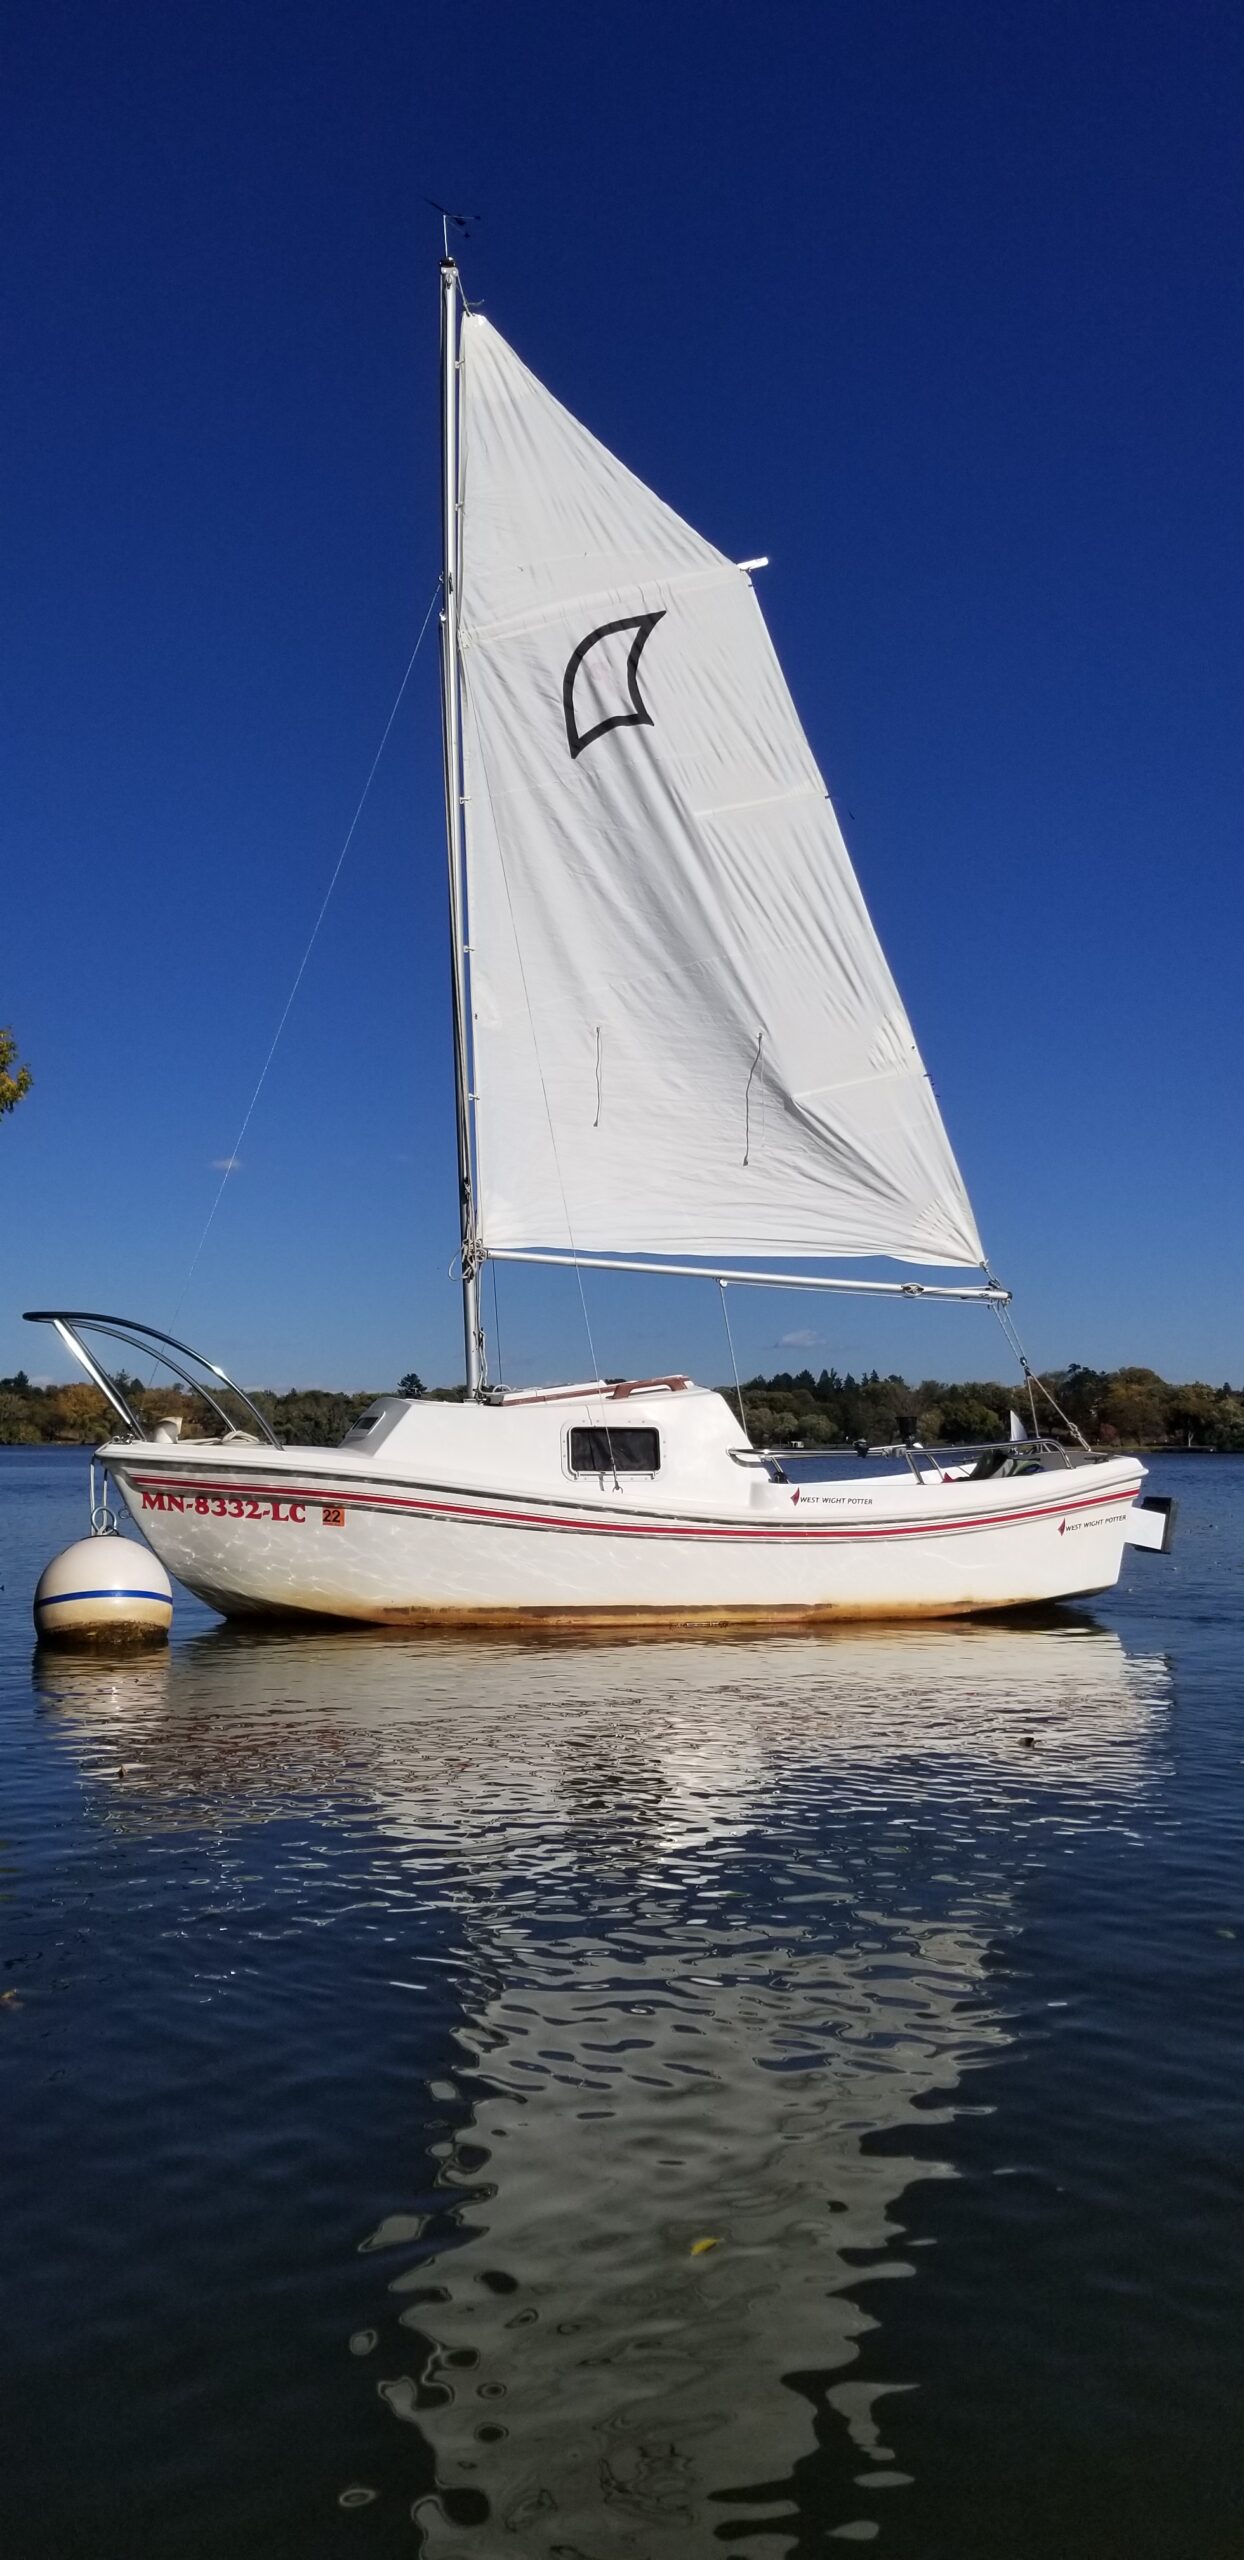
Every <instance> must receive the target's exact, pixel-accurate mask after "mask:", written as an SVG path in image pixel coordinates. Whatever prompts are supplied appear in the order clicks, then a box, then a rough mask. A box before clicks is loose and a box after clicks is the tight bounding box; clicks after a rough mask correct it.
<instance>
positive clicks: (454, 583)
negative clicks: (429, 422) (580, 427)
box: [441, 257, 484, 1396]
mask: <svg viewBox="0 0 1244 2560" xmlns="http://www.w3.org/2000/svg"><path fill="white" fill-rule="evenodd" d="M460 292H461V287H460V285H459V281H458V269H457V267H456V265H455V263H454V260H453V259H452V258H449V257H446V258H444V259H442V261H441V511H442V512H441V538H442V552H441V575H442V586H441V723H442V732H443V738H444V749H445V840H446V850H447V852H448V856H449V934H450V959H451V980H452V987H453V1024H454V1097H455V1105H456V1118H457V1129H458V1199H459V1206H460V1210H461V1217H462V1326H463V1333H464V1336H465V1340H466V1383H467V1394H468V1395H469V1396H478V1394H479V1391H480V1384H481V1381H482V1377H483V1367H484V1361H483V1335H482V1332H481V1327H480V1307H479V1249H478V1244H477V1241H476V1233H475V1183H474V1172H473V1165H472V1149H471V1074H470V1050H469V1035H468V1027H467V1025H468V1013H467V952H466V931H465V913H464V910H465V904H466V897H465V874H464V867H463V856H462V744H461V735H460V703H459V673H458V309H459V298H460Z"/></svg>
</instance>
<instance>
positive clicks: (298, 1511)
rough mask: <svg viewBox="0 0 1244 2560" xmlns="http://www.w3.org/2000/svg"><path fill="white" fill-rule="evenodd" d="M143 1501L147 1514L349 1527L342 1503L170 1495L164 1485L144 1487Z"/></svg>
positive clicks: (263, 1496) (251, 1495)
mask: <svg viewBox="0 0 1244 2560" xmlns="http://www.w3.org/2000/svg"><path fill="white" fill-rule="evenodd" d="M142 1497H143V1509H144V1511H189V1512H195V1513H197V1515H198V1517H199V1519H200V1520H274V1521H279V1522H280V1523H281V1525H282V1527H287V1526H291V1525H292V1526H293V1527H294V1528H299V1527H301V1525H302V1523H303V1521H305V1520H315V1521H318V1522H319V1524H320V1525H321V1527H323V1528H325V1529H343V1528H344V1527H345V1518H346V1515H345V1511H344V1508H343V1506H342V1505H341V1503H339V1502H285V1501H283V1500H280V1501H279V1500H278V1499H277V1496H276V1495H275V1494H268V1493H259V1494H255V1493H170V1492H169V1491H168V1489H167V1487H165V1486H163V1485H161V1486H158V1487H155V1488H152V1487H150V1486H147V1485H144V1486H143V1487H142Z"/></svg>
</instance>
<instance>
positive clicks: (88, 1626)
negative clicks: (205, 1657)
mask: <svg viewBox="0 0 1244 2560" xmlns="http://www.w3.org/2000/svg"><path fill="white" fill-rule="evenodd" d="M172 1618H173V1586H172V1583H171V1582H170V1581H169V1578H168V1575H167V1574H166V1572H165V1570H164V1567H163V1565H162V1564H161V1563H160V1561H159V1558H158V1557H157V1556H153V1554H152V1552H151V1549H150V1547H140V1546H139V1544H138V1541H137V1539H136V1538H122V1537H119V1536H118V1535H117V1533H116V1532H115V1530H114V1531H109V1532H106V1533H104V1534H102V1535H101V1534H100V1533H99V1532H97V1533H96V1535H95V1536H94V1537H91V1538H78V1539H76V1540H75V1542H74V1544H73V1545H72V1546H71V1547H62V1549H61V1552H60V1554H59V1555H58V1556H53V1558H52V1561H51V1563H50V1564H49V1565H45V1566H44V1569H43V1572H42V1573H41V1574H40V1576H39V1582H38V1587H37V1589H36V1591H35V1628H36V1631H37V1633H38V1635H39V1638H40V1640H41V1642H43V1643H44V1644H75V1645H81V1644H162V1643H163V1641H164V1638H165V1637H166V1636H167V1634H168V1631H169V1627H170V1626H171V1624H172Z"/></svg>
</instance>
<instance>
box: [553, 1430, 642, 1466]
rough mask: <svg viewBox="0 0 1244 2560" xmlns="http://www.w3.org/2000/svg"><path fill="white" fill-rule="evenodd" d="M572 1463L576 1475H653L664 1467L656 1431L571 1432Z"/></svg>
mask: <svg viewBox="0 0 1244 2560" xmlns="http://www.w3.org/2000/svg"><path fill="white" fill-rule="evenodd" d="M570 1464H571V1467H572V1469H573V1471H574V1473H575V1474H576V1475H577V1476H608V1475H619V1476H628V1475H629V1476H651V1475H655V1474H656V1471H657V1468H658V1467H659V1466H660V1464H661V1440H660V1434H659V1433H658V1432H656V1431H614V1430H612V1429H611V1430H609V1431H595V1430H593V1431H572V1432H571V1434H570Z"/></svg>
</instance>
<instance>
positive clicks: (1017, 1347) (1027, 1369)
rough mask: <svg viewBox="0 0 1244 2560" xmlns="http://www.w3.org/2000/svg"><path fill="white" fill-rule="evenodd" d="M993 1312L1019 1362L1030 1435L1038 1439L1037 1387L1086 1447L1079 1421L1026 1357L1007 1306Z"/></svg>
mask: <svg viewBox="0 0 1244 2560" xmlns="http://www.w3.org/2000/svg"><path fill="white" fill-rule="evenodd" d="M987 1276H989V1275H987ZM993 1312H994V1314H995V1315H996V1317H997V1319H998V1322H999V1324H1000V1325H1001V1327H1002V1331H1003V1334H1004V1336H1005V1338H1006V1341H1007V1342H1008V1344H1009V1345H1010V1348H1011V1350H1012V1352H1013V1353H1014V1355H1015V1358H1016V1360H1017V1361H1018V1363H1019V1367H1020V1372H1021V1374H1022V1377H1023V1381H1024V1385H1025V1386H1026V1388H1027V1390H1028V1403H1029V1407H1030V1410H1031V1413H1032V1436H1033V1438H1034V1440H1039V1439H1040V1437H1041V1433H1040V1428H1039V1426H1038V1422H1037V1390H1038V1388H1039V1389H1040V1391H1041V1394H1042V1395H1043V1396H1044V1397H1045V1400H1046V1403H1047V1404H1048V1405H1050V1406H1052V1408H1053V1410H1054V1412H1055V1413H1056V1414H1057V1415H1058V1419H1059V1421H1060V1422H1061V1423H1062V1425H1063V1427H1064V1429H1065V1430H1067V1431H1069V1432H1070V1433H1071V1436H1072V1438H1073V1439H1074V1440H1078V1441H1079V1443H1080V1446H1081V1448H1082V1449H1087V1448H1088V1445H1089V1444H1088V1442H1087V1440H1086V1439H1085V1437H1084V1433H1083V1432H1082V1431H1081V1429H1080V1425H1079V1423H1078V1422H1073V1421H1072V1419H1071V1416H1070V1414H1069V1413H1064V1412H1063V1409H1062V1406H1061V1405H1060V1403H1059V1401H1058V1398H1057V1396H1056V1395H1055V1393H1054V1390H1053V1388H1052V1387H1047V1385H1046V1383H1045V1380H1044V1378H1039V1377H1038V1376H1037V1373H1036V1370H1035V1369H1034V1368H1033V1366H1032V1363H1031V1361H1030V1360H1029V1358H1028V1354H1027V1352H1026V1351H1025V1349H1024V1346H1023V1343H1022V1342H1021V1341H1020V1338H1019V1335H1018V1333H1017V1331H1016V1329H1015V1325H1014V1322H1013V1321H1012V1317H1011V1312H1010V1309H1009V1307H1000V1306H998V1305H997V1304H996V1303H995V1305H994V1308H993Z"/></svg>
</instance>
